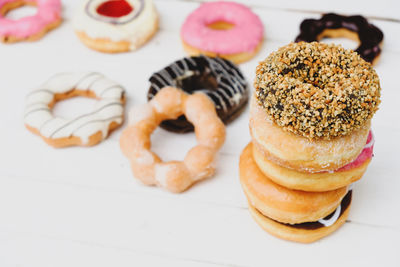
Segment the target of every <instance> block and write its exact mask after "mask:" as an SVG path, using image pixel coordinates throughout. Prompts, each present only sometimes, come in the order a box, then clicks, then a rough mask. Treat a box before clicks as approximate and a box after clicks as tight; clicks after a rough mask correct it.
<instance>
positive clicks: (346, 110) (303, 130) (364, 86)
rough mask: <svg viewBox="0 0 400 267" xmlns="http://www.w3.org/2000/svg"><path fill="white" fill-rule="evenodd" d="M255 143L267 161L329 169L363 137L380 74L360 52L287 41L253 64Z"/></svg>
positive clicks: (357, 148) (348, 158)
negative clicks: (254, 65) (255, 66)
mask: <svg viewBox="0 0 400 267" xmlns="http://www.w3.org/2000/svg"><path fill="white" fill-rule="evenodd" d="M254 86H255V88H256V96H255V98H256V102H257V103H254V104H253V103H252V105H251V111H250V113H251V116H250V128H251V134H252V137H253V140H254V143H255V144H256V145H257V146H258V147H259V148H260V149H261V150H262V151H263V153H264V154H265V155H266V156H267V157H268V159H269V160H270V161H274V162H275V163H277V164H279V165H281V166H283V167H286V168H290V169H295V170H297V171H303V172H323V171H335V170H337V169H339V168H341V167H343V166H344V165H346V164H348V163H350V162H352V161H354V160H355V159H356V158H357V157H358V155H359V154H360V153H361V151H362V150H363V148H364V146H365V144H366V143H367V138H368V134H369V130H370V124H371V119H372V116H373V115H374V114H375V112H376V111H377V110H378V105H379V103H380V91H381V87H380V83H379V77H378V75H377V73H376V72H375V70H374V69H373V68H372V66H371V64H369V63H368V62H366V61H364V60H363V59H362V58H361V57H360V55H359V54H358V53H355V52H354V51H352V50H347V49H344V48H342V47H341V46H336V45H333V44H331V45H328V44H324V43H318V42H312V43H305V42H299V43H292V44H289V45H287V46H284V47H282V48H280V49H279V50H278V51H276V52H273V53H272V54H271V55H270V56H269V57H268V58H267V59H266V60H264V61H262V62H261V63H260V64H259V66H258V67H257V71H256V79H255V83H254Z"/></svg>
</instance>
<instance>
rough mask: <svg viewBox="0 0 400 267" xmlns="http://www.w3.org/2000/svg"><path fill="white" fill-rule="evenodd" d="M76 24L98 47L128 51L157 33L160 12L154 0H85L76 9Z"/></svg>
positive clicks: (78, 31) (81, 35) (83, 36)
mask: <svg viewBox="0 0 400 267" xmlns="http://www.w3.org/2000/svg"><path fill="white" fill-rule="evenodd" d="M74 28H75V32H76V34H77V35H78V37H79V38H80V40H81V41H82V42H83V43H84V44H85V45H87V46H88V47H90V48H92V49H94V50H97V51H101V52H106V53H117V52H127V51H131V50H136V49H137V48H139V47H140V46H142V45H143V44H144V43H146V42H147V41H148V40H149V39H150V38H151V37H152V36H153V35H154V34H155V32H156V31H157V28H158V15H157V11H156V9H155V7H154V4H153V1H152V0H85V1H83V5H81V6H80V7H79V8H78V10H77V12H76V15H75V18H74Z"/></svg>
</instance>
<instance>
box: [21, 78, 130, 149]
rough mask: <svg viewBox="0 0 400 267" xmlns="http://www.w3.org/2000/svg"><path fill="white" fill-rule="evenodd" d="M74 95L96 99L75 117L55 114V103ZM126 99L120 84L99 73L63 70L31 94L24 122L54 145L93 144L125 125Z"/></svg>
mask: <svg viewBox="0 0 400 267" xmlns="http://www.w3.org/2000/svg"><path fill="white" fill-rule="evenodd" d="M74 96H83V97H89V98H95V99H97V102H96V104H95V105H94V109H93V111H92V112H90V113H87V114H83V115H80V116H78V117H76V118H73V119H65V118H61V117H56V116H54V115H53V113H52V107H53V106H54V104H55V103H56V102H58V101H60V100H63V99H68V98H71V97H74ZM124 102H125V90H124V89H123V88H122V87H121V85H119V84H117V83H115V82H113V81H111V80H109V79H107V78H105V77H104V76H103V75H101V74H99V73H96V72H84V73H60V74H57V75H55V76H53V77H52V78H50V79H49V80H48V81H47V82H45V83H44V84H43V85H42V86H40V87H39V88H38V89H36V90H34V91H32V92H31V93H29V94H28V96H27V98H26V107H25V114H24V122H25V126H26V127H27V128H28V130H30V131H31V132H33V133H35V134H37V135H40V136H41V137H42V138H43V140H44V141H45V142H46V143H48V144H49V145H51V146H54V147H66V146H73V145H82V146H92V145H95V144H97V143H99V142H100V141H101V140H103V139H105V138H106V137H107V136H108V135H109V133H110V132H111V131H112V130H114V129H116V128H117V127H118V126H120V125H121V124H122V122H123V115H124Z"/></svg>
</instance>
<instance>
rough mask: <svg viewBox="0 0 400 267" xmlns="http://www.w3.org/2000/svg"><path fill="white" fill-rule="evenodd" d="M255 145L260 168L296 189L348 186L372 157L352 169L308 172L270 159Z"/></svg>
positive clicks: (361, 172)
mask: <svg viewBox="0 0 400 267" xmlns="http://www.w3.org/2000/svg"><path fill="white" fill-rule="evenodd" d="M252 147H253V149H252V150H253V158H254V161H255V162H256V164H257V165H258V167H259V169H260V170H261V171H262V172H263V173H264V174H265V175H266V176H268V178H270V179H271V180H272V181H274V182H275V183H277V184H280V185H282V186H284V187H287V188H290V189H296V190H304V191H309V192H323V191H329V190H334V189H338V188H341V187H344V186H348V185H349V184H351V183H354V182H355V181H357V180H359V179H361V177H362V176H363V174H364V172H365V171H366V170H367V167H368V165H369V163H370V162H371V159H368V160H366V161H365V162H364V163H363V164H362V165H361V166H359V167H355V168H352V169H350V170H343V171H334V172H318V173H307V172H299V171H295V170H292V169H288V168H284V167H282V166H279V165H278V164H276V163H274V162H272V161H270V160H268V159H267V158H266V157H265V156H264V154H263V153H262V152H260V150H259V149H258V148H257V146H254V145H253V146H252Z"/></svg>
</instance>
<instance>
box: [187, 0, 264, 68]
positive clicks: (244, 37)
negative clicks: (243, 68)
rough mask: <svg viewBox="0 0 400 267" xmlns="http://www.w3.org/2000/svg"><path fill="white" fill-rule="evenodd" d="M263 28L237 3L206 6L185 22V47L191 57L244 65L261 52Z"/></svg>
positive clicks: (209, 4) (258, 21)
mask: <svg viewBox="0 0 400 267" xmlns="http://www.w3.org/2000/svg"><path fill="white" fill-rule="evenodd" d="M263 34H264V27H263V24H262V22H261V20H260V18H259V17H258V16H257V15H256V14H254V13H253V12H252V11H251V10H250V9H249V8H248V7H246V6H244V5H242V4H238V3H234V2H225V1H218V2H211V3H204V4H202V5H201V6H200V7H199V8H198V9H196V10H195V11H194V12H192V13H191V14H190V15H189V16H188V17H187V18H186V20H185V22H184V24H183V26H182V29H181V38H182V42H183V48H184V49H185V50H186V52H187V53H188V54H189V55H191V56H195V55H199V54H205V55H207V56H211V57H215V56H219V57H222V58H226V59H229V60H231V61H233V62H235V63H241V62H244V61H247V60H249V59H250V58H252V57H253V56H254V55H255V54H256V53H257V52H258V50H259V49H260V47H261V43H262V40H263Z"/></svg>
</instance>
